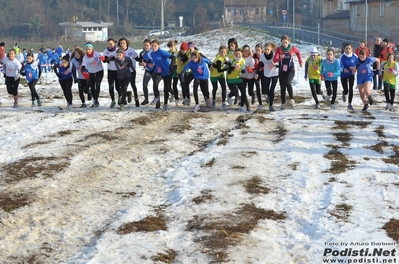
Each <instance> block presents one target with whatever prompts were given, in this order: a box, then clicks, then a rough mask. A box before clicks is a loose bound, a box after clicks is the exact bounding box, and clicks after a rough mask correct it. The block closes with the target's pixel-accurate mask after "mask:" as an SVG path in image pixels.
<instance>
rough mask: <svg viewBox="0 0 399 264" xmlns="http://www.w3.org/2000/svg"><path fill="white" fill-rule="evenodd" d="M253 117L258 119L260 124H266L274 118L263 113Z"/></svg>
mask: <svg viewBox="0 0 399 264" xmlns="http://www.w3.org/2000/svg"><path fill="white" fill-rule="evenodd" d="M262 114H263V113H262ZM253 118H254V119H257V120H258V122H259V123H260V124H264V123H265V122H266V121H267V120H272V119H271V118H266V117H264V116H263V115H256V116H253Z"/></svg>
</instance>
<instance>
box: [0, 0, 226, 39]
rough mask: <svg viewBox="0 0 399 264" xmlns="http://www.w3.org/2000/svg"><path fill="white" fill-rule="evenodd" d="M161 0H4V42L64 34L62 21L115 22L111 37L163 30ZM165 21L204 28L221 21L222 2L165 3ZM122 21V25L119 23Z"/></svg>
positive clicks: (177, 0) (1, 20) (180, 0)
mask: <svg viewBox="0 0 399 264" xmlns="http://www.w3.org/2000/svg"><path fill="white" fill-rule="evenodd" d="M161 2H162V1H161V0H70V1H65V0H35V1H26V0H2V1H0V4H1V12H2V15H1V16H0V27H1V29H2V30H1V31H0V32H1V33H0V38H2V39H15V40H30V41H39V40H40V41H44V40H56V39H59V37H60V36H61V35H63V29H62V28H61V27H60V26H59V25H58V23H61V22H68V21H69V22H72V21H73V17H74V16H76V17H77V19H78V22H79V21H98V20H102V21H104V22H111V23H113V26H112V27H111V28H110V30H109V34H110V35H129V34H134V29H133V28H134V27H135V26H148V27H153V28H160V26H161ZM163 2H164V21H165V25H166V21H176V24H177V25H178V22H179V19H178V18H179V16H183V18H184V25H185V26H188V27H190V28H195V27H204V25H206V24H207V23H208V22H209V21H217V20H220V17H221V15H222V13H223V1H222V0H190V1H187V0H163ZM118 22H119V25H117V23H118Z"/></svg>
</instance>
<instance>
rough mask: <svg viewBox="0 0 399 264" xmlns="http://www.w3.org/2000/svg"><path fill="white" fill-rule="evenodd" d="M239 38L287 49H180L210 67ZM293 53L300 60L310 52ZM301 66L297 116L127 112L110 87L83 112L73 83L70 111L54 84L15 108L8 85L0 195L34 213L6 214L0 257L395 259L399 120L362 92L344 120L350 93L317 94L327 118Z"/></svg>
mask: <svg viewBox="0 0 399 264" xmlns="http://www.w3.org/2000/svg"><path fill="white" fill-rule="evenodd" d="M230 37H235V38H237V40H238V43H239V45H243V44H248V45H250V46H251V47H254V46H255V44H256V43H258V42H261V43H265V42H266V41H270V40H273V41H276V42H278V40H277V39H275V38H273V37H270V36H267V35H264V34H263V33H260V32H250V31H246V30H240V29H224V30H216V31H211V32H207V33H203V34H199V35H195V36H189V37H184V38H183V37H182V38H179V39H177V40H178V41H179V42H181V41H183V40H185V41H190V40H194V42H195V43H196V45H197V46H198V47H199V49H200V51H201V52H203V53H204V54H205V55H206V56H209V57H211V58H212V57H214V56H215V55H216V53H217V50H218V47H219V46H220V45H221V44H226V43H227V39H228V38H230ZM295 45H296V46H297V47H298V48H299V50H300V51H301V53H302V54H303V56H304V58H307V56H308V55H309V52H310V50H311V49H312V48H313V46H312V45H308V44H306V43H305V44H295ZM162 47H165V45H163V46H162ZM103 48H105V47H101V48H97V47H95V49H96V50H98V51H101V50H103ZM319 50H320V51H321V52H322V55H323V54H324V52H325V50H326V48H325V47H320V48H319ZM296 65H297V72H296V76H295V78H294V81H293V85H294V95H295V96H297V97H296V98H301V100H300V101H299V100H298V101H297V104H296V106H295V107H293V108H291V107H288V108H287V109H286V110H284V111H280V110H277V111H275V112H269V111H266V110H262V111H258V110H256V109H257V104H255V105H253V106H251V112H249V113H247V114H243V113H240V112H239V111H238V106H230V107H229V109H228V110H226V111H225V110H222V109H221V106H220V101H218V103H219V104H217V106H216V108H215V109H210V108H207V107H205V106H204V107H202V105H205V104H204V102H203V100H202V101H201V110H200V111H199V112H197V113H193V112H192V111H191V110H192V107H177V106H174V104H173V103H171V104H170V108H169V110H168V111H163V110H162V109H160V110H157V109H155V108H154V106H151V105H147V106H141V107H135V106H134V105H133V104H130V105H128V106H127V107H126V108H125V111H123V112H121V111H119V110H117V109H111V108H110V107H109V104H110V102H111V100H110V98H109V95H108V89H107V83H106V78H105V79H104V81H103V84H102V90H101V95H100V107H99V108H95V109H93V108H86V109H80V108H78V107H79V105H80V102H79V99H78V95H77V87H76V84H75V85H74V87H73V91H74V94H73V96H74V101H73V105H74V109H73V110H70V111H69V110H65V106H66V102H65V99H64V98H63V95H62V92H61V88H60V86H59V84H58V83H57V81H56V79H55V78H54V76H53V75H51V74H49V76H48V78H47V81H46V84H44V85H39V86H38V91H39V94H40V95H41V96H42V98H43V106H42V107H40V108H39V107H34V108H32V107H30V93H29V89H28V88H27V87H26V86H21V87H20V95H21V99H20V108H18V109H13V108H12V98H11V97H10V96H8V95H7V94H6V90H5V86H4V84H1V85H0V88H2V89H0V101H1V103H2V106H1V107H0V110H1V111H0V120H2V122H1V123H0V126H1V129H0V140H1V144H0V163H1V164H2V165H1V168H2V169H1V172H0V175H2V177H0V181H1V184H0V195H1V196H0V200H1V202H2V204H4V203H7V204H12V203H11V202H10V201H19V203H20V204H24V205H23V206H16V207H17V208H15V209H14V210H8V209H6V208H5V207H4V205H3V206H2V207H1V209H0V262H1V263H219V262H225V263H271V264H274V263H333V262H332V261H333V260H335V261H338V260H342V261H344V262H342V263H351V262H352V263H384V262H383V261H387V262H386V263H395V262H394V261H397V257H396V252H395V250H397V249H398V244H397V242H395V241H394V240H393V239H392V238H391V237H390V236H388V233H387V232H386V231H385V229H383V227H384V225H386V224H387V223H389V222H390V220H391V219H398V218H399V215H398V214H399V213H398V207H399V204H398V200H397V196H398V186H399V177H398V173H399V168H398V166H397V163H396V164H395V162H390V161H391V160H392V157H394V156H395V155H397V148H398V145H399V139H398V137H397V131H398V116H397V112H389V111H386V110H385V108H384V107H385V102H384V100H385V99H384V97H383V95H382V94H381V93H379V92H373V93H374V95H373V96H374V99H375V102H376V103H375V105H373V106H371V107H370V109H369V111H368V112H365V113H364V112H361V108H362V103H361V101H360V98H359V95H358V92H357V91H356V89H355V95H354V101H353V106H354V108H355V111H348V110H347V109H346V103H344V102H342V100H341V97H340V96H341V94H342V88H341V86H339V89H338V91H339V92H338V97H337V98H338V102H337V109H331V108H330V106H329V103H327V102H324V101H322V98H321V97H320V98H319V100H321V102H322V103H321V109H317V110H316V109H314V101H313V99H312V97H311V94H310V89H309V87H308V83H307V82H306V81H305V80H304V78H303V74H304V70H303V69H300V68H299V66H298V63H297V61H296ZM142 74H143V69H138V74H137V76H138V77H137V86H138V88H139V93H140V94H141V93H142V88H141V81H142ZM53 80H54V81H53ZM322 88H323V90H324V91H325V87H324V85H322ZM151 90H152V89H151V88H150V91H151ZM179 91H180V90H179ZM276 94H279V85H278V86H277V89H276ZM151 96H152V95H151ZM151 96H150V98H152V97H151ZM200 98H201V96H200ZM218 98H219V100H220V91H219V93H218ZM142 99H143V98H142V97H141V100H142ZM279 105H280V103H279V101H277V102H276V103H275V107H276V109H278V107H279ZM380 250H382V251H384V252H385V251H386V255H385V256H377V255H378V254H382V253H381V252H382V251H380ZM361 261H363V262H361ZM367 261H368V262H367ZM372 261H376V262H372ZM388 261H391V262H388ZM337 263H338V262H337Z"/></svg>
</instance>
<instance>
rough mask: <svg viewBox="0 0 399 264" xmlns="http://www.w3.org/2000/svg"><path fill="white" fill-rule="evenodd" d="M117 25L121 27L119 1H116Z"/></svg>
mask: <svg viewBox="0 0 399 264" xmlns="http://www.w3.org/2000/svg"><path fill="white" fill-rule="evenodd" d="M116 25H117V26H119V1H118V0H116Z"/></svg>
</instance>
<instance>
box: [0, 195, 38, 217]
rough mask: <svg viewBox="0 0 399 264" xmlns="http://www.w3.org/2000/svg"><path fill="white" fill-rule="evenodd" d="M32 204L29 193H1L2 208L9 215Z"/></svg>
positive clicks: (0, 202) (0, 204)
mask: <svg viewBox="0 0 399 264" xmlns="http://www.w3.org/2000/svg"><path fill="white" fill-rule="evenodd" d="M30 203H31V202H30V199H29V195H28V193H0V208H1V209H3V210H4V211H5V212H7V213H10V212H12V211H14V210H16V209H18V208H21V207H24V206H26V205H28V204H30Z"/></svg>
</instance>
